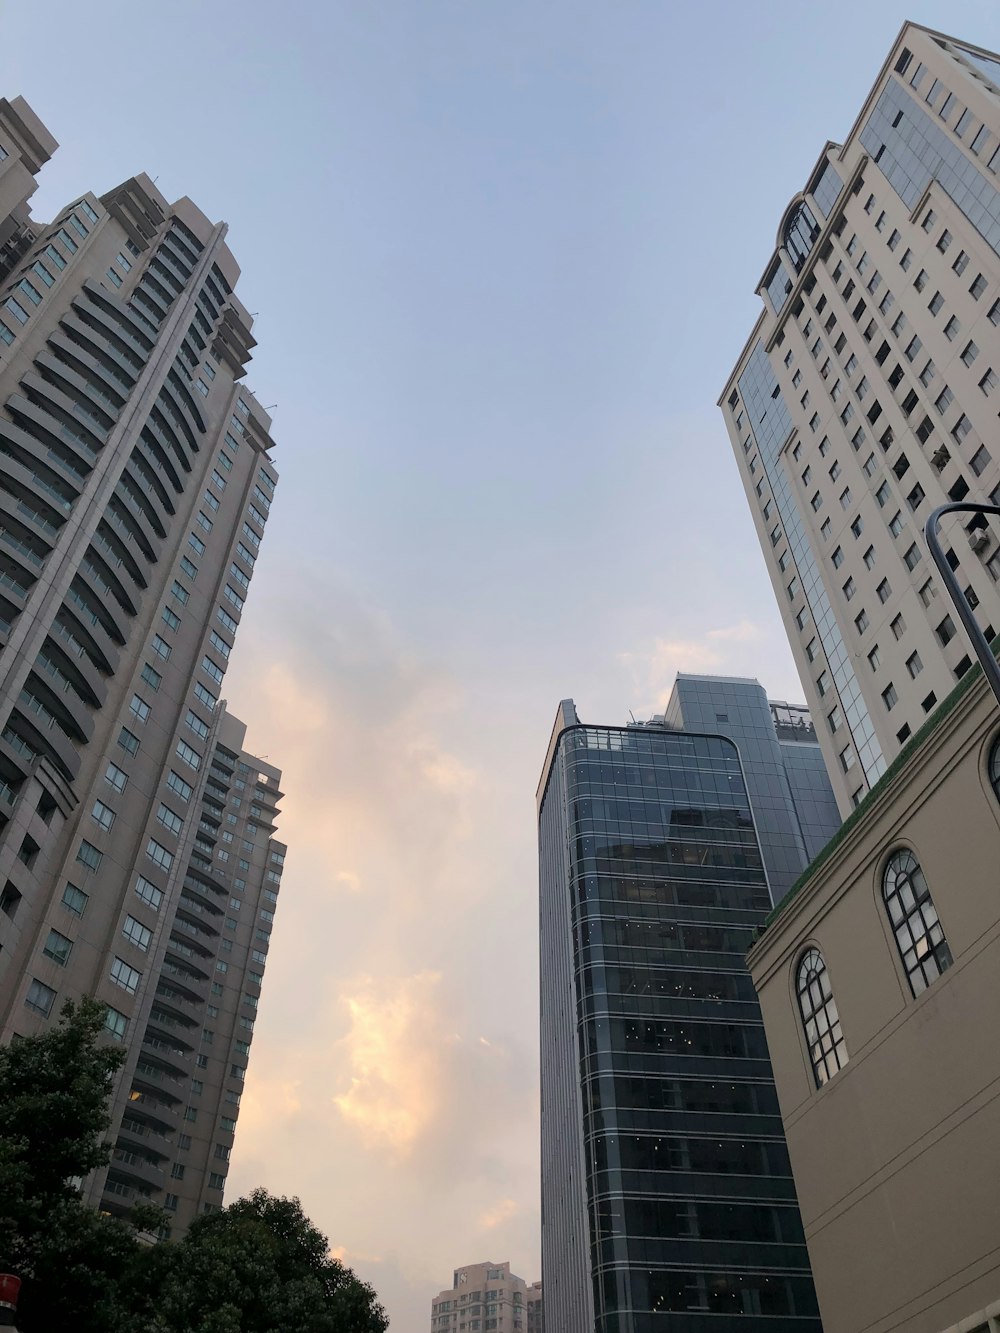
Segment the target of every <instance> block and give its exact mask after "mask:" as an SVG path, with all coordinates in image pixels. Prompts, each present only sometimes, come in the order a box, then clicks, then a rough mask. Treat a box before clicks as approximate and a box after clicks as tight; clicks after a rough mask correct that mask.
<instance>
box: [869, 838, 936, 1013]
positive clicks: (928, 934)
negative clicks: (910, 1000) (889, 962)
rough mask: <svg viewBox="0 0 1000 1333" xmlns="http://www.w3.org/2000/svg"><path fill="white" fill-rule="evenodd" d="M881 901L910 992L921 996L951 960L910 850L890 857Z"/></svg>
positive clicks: (926, 889)
mask: <svg viewBox="0 0 1000 1333" xmlns="http://www.w3.org/2000/svg"><path fill="white" fill-rule="evenodd" d="M882 898H883V901H884V902H885V907H886V911H887V912H888V914H889V921H890V924H891V925H892V930H893V934H894V935H895V937H896V945H897V947H898V949H899V956H900V958H901V959H902V963H903V968H904V970H905V972H906V978H907V980H908V981H909V983H910V989H911V990H912V991H913V994H914V995H915V996H916V995H920V994H921V993H922V992H923V991H925V990H926V989H927V987H928V986H929V985H930V984H931V983H932V982H933V981H936V980H937V978H938V977H939V976H940V975H941V973H942V972H945V971H947V969H948V968H949V967H951V963H952V958H951V950H950V949H949V948H948V941H947V940H946V939H945V935H944V930H943V928H942V926H941V922H940V921H939V920H938V914H937V912H936V910H935V908H934V903H933V901H932V900H931V893H930V889H929V888H928V887H927V880H926V879H925V878H924V872H923V871H922V870H921V868H920V862H919V861H918V860H917V858H916V857H915V856H914V855H913V853H912V852H911V851H909V850H906V849H902V850H900V851H898V852H894V853H893V854H892V856H891V857H890V858H889V863H888V865H887V866H886V868H885V875H884V876H883V879H882Z"/></svg>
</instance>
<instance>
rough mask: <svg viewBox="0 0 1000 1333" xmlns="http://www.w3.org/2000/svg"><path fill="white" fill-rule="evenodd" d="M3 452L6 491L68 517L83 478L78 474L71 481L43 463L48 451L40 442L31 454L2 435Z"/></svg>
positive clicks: (1, 452)
mask: <svg viewBox="0 0 1000 1333" xmlns="http://www.w3.org/2000/svg"><path fill="white" fill-rule="evenodd" d="M33 443H34V442H33ZM0 454H2V456H3V460H4V461H3V477H4V489H5V490H7V491H9V492H10V493H11V494H17V495H18V496H19V498H21V499H24V500H27V502H28V503H29V504H31V505H32V506H33V507H34V508H36V509H38V508H41V509H43V510H44V509H50V510H52V512H53V516H54V518H56V519H59V518H61V519H63V520H65V519H66V518H68V516H69V515H70V513H71V512H72V509H73V505H74V504H75V503H76V501H77V500H78V499H79V491H78V486H79V478H77V477H75V476H74V478H73V480H72V481H69V480H67V479H65V478H64V477H63V476H62V474H61V473H58V472H56V471H55V469H54V468H52V467H50V466H49V463H48V461H46V462H42V457H44V456H45V451H44V450H40V449H39V448H38V446H37V444H35V447H34V449H33V450H32V451H31V453H30V454H27V453H25V452H24V451H23V450H22V449H21V448H19V447H18V446H17V445H14V444H11V443H10V442H9V441H7V440H5V439H2V438H0ZM39 455H41V456H42V457H39ZM56 526H57V527H58V526H59V524H58V523H57V524H56Z"/></svg>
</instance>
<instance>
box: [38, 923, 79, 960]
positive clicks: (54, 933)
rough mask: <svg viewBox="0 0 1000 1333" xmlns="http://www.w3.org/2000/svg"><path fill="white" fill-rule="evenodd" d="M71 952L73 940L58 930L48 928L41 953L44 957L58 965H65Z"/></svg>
mask: <svg viewBox="0 0 1000 1333" xmlns="http://www.w3.org/2000/svg"><path fill="white" fill-rule="evenodd" d="M72 952H73V941H72V940H71V939H69V937H68V936H66V935H63V934H62V933H61V932H60V931H58V930H50V931H49V934H48V938H47V939H46V941H45V945H44V947H43V948H42V953H43V954H44V955H45V957H46V958H51V959H52V961H53V962H54V963H58V964H59V966H60V967H65V966H66V962H67V960H68V958H69V956H70V954H71V953H72Z"/></svg>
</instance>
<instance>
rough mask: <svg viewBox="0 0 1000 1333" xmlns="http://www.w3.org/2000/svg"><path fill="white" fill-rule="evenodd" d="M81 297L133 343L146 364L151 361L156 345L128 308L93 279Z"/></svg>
mask: <svg viewBox="0 0 1000 1333" xmlns="http://www.w3.org/2000/svg"><path fill="white" fill-rule="evenodd" d="M81 295H82V296H83V297H84V298H85V299H86V300H87V302H88V305H89V307H90V309H92V310H94V309H96V310H99V311H100V312H101V313H102V314H103V315H105V316H106V318H107V319H108V322H109V323H110V325H111V326H112V327H113V328H116V329H117V330H118V332H119V333H120V334H121V336H122V337H123V338H124V339H126V341H130V342H131V343H132V345H133V346H134V347H135V350H136V351H137V352H138V353H139V355H140V356H141V357H142V359H143V361H144V362H145V361H148V360H149V356H150V353H151V352H152V350H153V347H154V346H155V343H154V341H153V339H152V338H150V336H149V334H148V333H147V332H146V330H145V329H144V328H143V326H142V324H141V322H140V321H139V320H138V319H137V318H136V316H135V314H134V313H133V312H132V311H131V310H129V309H128V307H127V306H124V305H122V304H120V303H119V302H117V301H115V300H113V299H112V297H111V295H110V293H109V292H107V291H106V290H105V289H104V288H103V287H102V286H101V285H100V284H99V283H97V282H94V280H93V279H92V278H88V279H87V280H86V281H85V282H84V284H83V288H82V290H81ZM74 304H75V302H74Z"/></svg>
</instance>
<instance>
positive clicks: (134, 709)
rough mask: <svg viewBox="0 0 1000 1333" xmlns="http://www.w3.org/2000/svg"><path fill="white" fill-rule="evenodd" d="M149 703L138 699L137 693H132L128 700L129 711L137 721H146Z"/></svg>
mask: <svg viewBox="0 0 1000 1333" xmlns="http://www.w3.org/2000/svg"><path fill="white" fill-rule="evenodd" d="M149 711H150V710H149V704H148V703H146V701H145V699H140V698H139V696H138V695H137V694H133V695H132V698H131V700H130V702H129V712H131V713H132V715H133V716H134V717H135V718H136V719H137V720H138V721H139V722H146V721H147V720H148V719H149Z"/></svg>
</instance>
